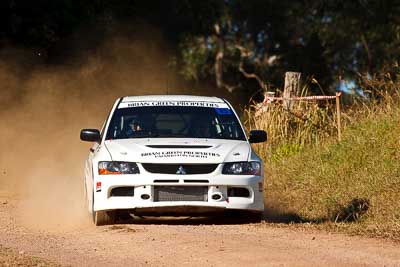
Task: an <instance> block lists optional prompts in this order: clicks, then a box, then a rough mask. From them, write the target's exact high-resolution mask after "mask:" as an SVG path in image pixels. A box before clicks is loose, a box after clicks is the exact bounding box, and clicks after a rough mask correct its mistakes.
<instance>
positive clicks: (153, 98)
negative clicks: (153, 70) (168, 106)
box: [121, 95, 225, 103]
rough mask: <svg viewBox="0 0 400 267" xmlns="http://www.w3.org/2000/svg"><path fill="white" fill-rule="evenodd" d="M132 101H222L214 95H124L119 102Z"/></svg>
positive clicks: (222, 101)
mask: <svg viewBox="0 0 400 267" xmlns="http://www.w3.org/2000/svg"><path fill="white" fill-rule="evenodd" d="M133 101H197V102H213V103H224V102H225V101H224V100H223V99H222V98H219V97H215V96H195V95H141V96H125V97H123V99H122V101H121V102H123V103H124V102H133Z"/></svg>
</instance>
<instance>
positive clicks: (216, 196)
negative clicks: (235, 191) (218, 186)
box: [211, 194, 222, 200]
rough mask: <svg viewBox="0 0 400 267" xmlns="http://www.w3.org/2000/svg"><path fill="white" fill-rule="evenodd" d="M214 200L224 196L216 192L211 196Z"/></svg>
mask: <svg viewBox="0 0 400 267" xmlns="http://www.w3.org/2000/svg"><path fill="white" fill-rule="evenodd" d="M211 198H212V199H213V200H220V199H221V198H222V196H221V194H214V195H212V196H211Z"/></svg>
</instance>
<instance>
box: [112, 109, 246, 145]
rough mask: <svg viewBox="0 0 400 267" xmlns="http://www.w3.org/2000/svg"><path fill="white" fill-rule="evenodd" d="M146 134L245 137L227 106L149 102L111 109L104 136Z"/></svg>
mask: <svg viewBox="0 0 400 267" xmlns="http://www.w3.org/2000/svg"><path fill="white" fill-rule="evenodd" d="M148 137H152V138H166V137H172V138H208V139H232V140H246V139H245V135H244V133H243V130H242V128H241V126H240V123H239V122H238V120H237V118H236V116H235V115H234V113H233V112H232V110H231V109H229V108H210V107H187V106H152V107H133V108H119V109H116V110H115V112H114V115H113V117H112V119H111V122H110V125H109V127H108V131H107V135H106V139H107V140H110V139H126V138H148Z"/></svg>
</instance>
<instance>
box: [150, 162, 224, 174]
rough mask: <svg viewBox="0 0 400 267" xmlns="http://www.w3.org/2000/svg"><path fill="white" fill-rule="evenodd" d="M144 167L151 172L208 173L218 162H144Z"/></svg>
mask: <svg viewBox="0 0 400 267" xmlns="http://www.w3.org/2000/svg"><path fill="white" fill-rule="evenodd" d="M142 166H143V168H144V169H145V170H146V171H148V172H151V173H162V174H207V173H212V172H213V171H214V170H215V169H216V168H217V167H218V164H153V163H142Z"/></svg>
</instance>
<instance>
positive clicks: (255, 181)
mask: <svg viewBox="0 0 400 267" xmlns="http://www.w3.org/2000/svg"><path fill="white" fill-rule="evenodd" d="M99 183H100V184H99ZM118 187H132V188H133V191H134V193H133V194H132V195H130V196H112V195H111V192H112V190H113V189H114V188H118ZM162 187H168V188H175V187H180V188H181V187H191V188H193V187H202V188H205V198H204V199H203V200H201V201H193V200H190V201H185V200H179V201H178V200H174V201H165V200H162V201H160V200H157V197H156V192H155V191H156V190H155V188H162ZM232 188H242V189H241V190H242V191H243V189H244V191H246V189H247V190H248V195H244V196H243V195H242V196H237V195H232V193H231V192H232V191H231V190H232ZM263 189H264V181H263V177H260V176H251V175H249V176H247V175H246V176H239V175H212V176H209V175H170V174H168V175H166V174H136V175H98V176H96V177H95V181H94V194H93V200H94V203H93V210H94V211H99V210H121V209H129V210H135V209H142V210H150V211H151V210H162V208H164V210H177V211H178V213H179V211H182V213H185V212H186V211H193V210H194V208H196V207H197V209H196V210H198V211H200V213H201V211H208V210H215V211H221V210H224V209H239V210H249V211H263V210H264V196H263V191H264V190H263ZM215 195H219V196H220V198H219V199H215V198H217V197H213V196H215ZM143 196H146V197H147V199H144V197H143ZM146 197H145V198H146ZM174 207H175V208H178V207H179V209H174Z"/></svg>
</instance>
